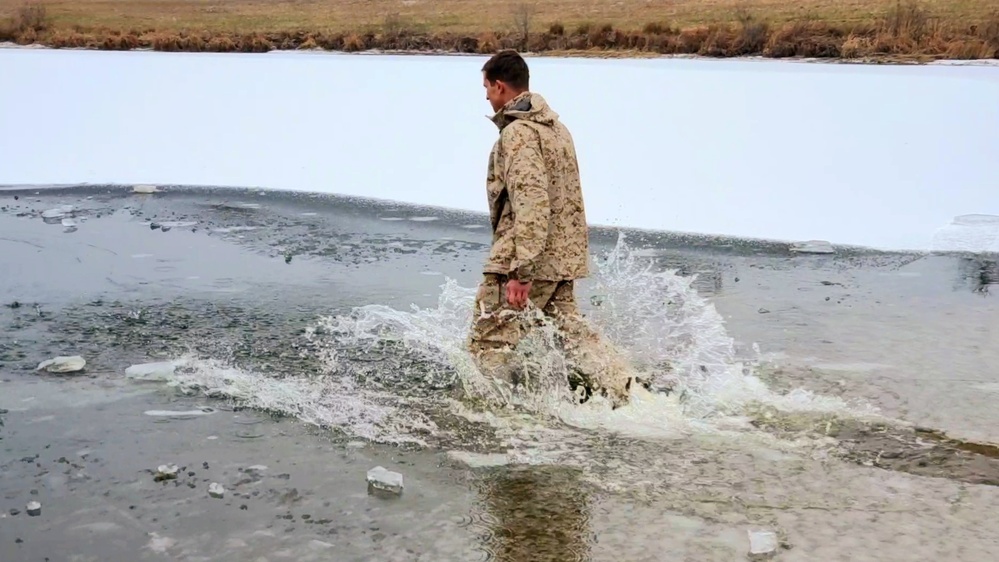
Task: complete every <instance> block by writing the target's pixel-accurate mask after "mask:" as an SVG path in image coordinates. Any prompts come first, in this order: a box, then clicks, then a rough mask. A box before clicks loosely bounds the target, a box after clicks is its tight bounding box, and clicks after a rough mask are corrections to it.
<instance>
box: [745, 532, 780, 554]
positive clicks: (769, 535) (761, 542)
mask: <svg viewBox="0 0 999 562" xmlns="http://www.w3.org/2000/svg"><path fill="white" fill-rule="evenodd" d="M747 533H748V534H749V559H750V560H767V559H769V558H773V557H774V556H775V555H776V554H777V547H778V544H777V533H775V532H773V531H747Z"/></svg>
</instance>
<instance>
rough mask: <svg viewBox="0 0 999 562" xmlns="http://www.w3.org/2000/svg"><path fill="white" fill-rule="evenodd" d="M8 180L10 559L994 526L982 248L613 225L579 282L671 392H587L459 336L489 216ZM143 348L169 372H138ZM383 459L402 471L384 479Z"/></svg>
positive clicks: (322, 552)
mask: <svg viewBox="0 0 999 562" xmlns="http://www.w3.org/2000/svg"><path fill="white" fill-rule="evenodd" d="M15 196H16V197H17V198H16V199H15ZM0 198H2V203H0V211H2V212H0V249H2V251H3V255H4V256H5V258H4V259H5V262H6V263H8V264H12V266H11V267H5V268H4V269H3V271H2V272H0V301H2V302H3V303H4V304H6V306H4V307H3V308H2V309H0V320H2V322H3V325H4V326H3V329H4V332H5V333H6V334H9V335H10V337H8V338H7V339H6V341H4V342H3V343H2V344H0V378H2V380H3V383H2V386H0V389H2V391H0V408H2V409H4V410H6V413H4V414H0V416H2V419H3V420H4V425H3V427H2V428H0V437H3V440H2V442H0V448H2V450H3V451H4V457H3V460H2V463H3V465H2V467H0V468H2V470H0V473H2V474H3V476H2V477H0V498H2V501H3V504H2V505H0V508H3V509H2V511H0V515H3V516H4V517H2V518H0V559H2V560H4V561H6V560H18V561H19V560H37V559H44V558H45V557H49V558H50V559H52V560H59V559H74V560H125V559H129V560H160V559H163V560H167V559H185V560H283V559H290V560H327V559H331V558H333V559H338V560H339V559H344V560H371V559H379V560H517V561H520V560H612V559H613V560H662V559H676V560H698V561H700V560H738V559H745V558H746V557H747V553H748V551H749V547H750V541H749V533H750V532H752V531H757V530H761V531H773V532H775V533H777V536H778V538H779V543H780V548H779V551H778V552H777V556H778V558H779V559H781V560H879V561H883V560H912V559H913V553H914V552H920V555H919V557H920V558H921V559H935V560H970V559H991V558H993V557H994V556H995V554H996V553H997V552H999V545H997V543H996V540H995V538H994V537H995V536H997V531H999V527H997V525H996V523H995V522H994V518H993V517H991V506H993V505H995V502H996V500H997V499H999V493H997V485H999V454H997V450H996V449H995V448H994V447H992V446H991V445H989V443H996V442H999V430H997V429H996V428H999V414H997V413H996V411H995V409H994V408H992V407H991V404H992V403H993V402H994V400H995V398H996V396H997V393H999V373H997V372H996V371H995V368H994V365H995V364H996V362H997V360H999V351H997V349H999V346H997V345H996V344H999V332H997V329H996V324H995V322H994V321H993V319H994V318H996V317H997V316H996V314H997V312H999V306H997V305H996V301H995V296H994V294H993V293H994V291H995V290H996V284H997V282H999V269H997V265H996V257H995V256H973V255H929V254H909V253H906V254H901V253H878V252H859V251H845V250H842V249H841V250H840V251H838V252H837V253H836V254H834V255H802V254H793V253H791V252H789V251H788V249H787V246H786V245H783V244H763V243H749V242H744V241H739V240H734V239H731V240H730V239H714V240H710V239H700V238H694V237H686V236H673V235H665V234H663V235H657V234H648V233H645V234H642V233H634V232H631V233H626V236H624V237H623V238H622V237H621V236H619V233H617V232H614V231H594V233H593V242H594V245H593V250H594V259H595V265H596V273H595V275H594V276H593V277H592V278H591V279H588V280H587V281H586V282H585V283H584V284H583V286H582V287H581V290H580V295H579V298H580V301H581V302H582V303H583V306H584V309H585V310H586V312H587V313H588V315H589V318H590V319H591V321H592V322H593V323H594V324H595V325H596V326H598V327H599V328H600V329H601V330H602V331H604V332H605V334H606V335H607V336H608V337H609V338H610V339H611V340H612V341H614V342H615V343H616V344H618V345H620V346H621V347H622V348H623V349H624V350H625V351H626V352H627V353H628V354H629V356H630V357H631V359H632V360H633V361H634V362H635V363H636V364H637V365H639V366H641V367H643V368H647V369H648V370H649V371H650V372H651V373H653V374H654V377H655V381H654V382H655V384H654V385H653V391H652V392H645V391H640V390H636V393H635V395H634V396H633V398H632V404H630V405H629V406H627V407H625V408H621V409H619V410H615V411H611V410H610V409H609V407H608V406H607V405H606V404H603V403H601V402H600V401H599V400H596V401H593V402H590V403H587V404H585V405H582V406H576V405H573V404H572V403H571V402H570V401H569V400H568V396H567V392H566V390H567V389H566V388H565V385H564V383H563V382H562V380H563V377H561V376H560V371H559V365H560V358H559V356H558V354H557V353H556V352H554V351H553V350H552V349H550V348H549V346H548V345H547V344H546V342H545V341H544V338H538V339H537V340H535V341H531V342H528V346H527V347H528V350H527V351H529V352H531V353H530V356H529V360H530V361H533V362H534V365H535V370H534V372H535V373H537V375H538V380H537V383H538V385H539V386H540V387H541V388H543V389H544V392H541V393H538V394H534V395H528V396H526V397H523V398H522V400H520V401H519V402H518V403H516V404H514V405H510V406H508V405H505V404H504V403H503V399H504V397H503V396H500V395H497V394H496V393H495V392H494V391H493V389H492V388H491V387H490V386H489V385H488V384H486V382H485V381H483V380H481V378H480V377H478V375H477V373H475V372H474V370H472V369H471V368H470V363H469V361H468V358H467V356H466V355H465V354H464V352H463V351H462V349H461V346H462V344H463V340H464V337H465V330H466V329H467V326H468V322H469V321H470V319H471V314H472V310H471V298H472V295H473V293H474V284H475V282H476V281H477V279H478V274H477V273H476V271H477V268H478V267H479V265H480V264H481V261H482V259H483V257H484V256H485V252H486V249H487V243H488V228H487V223H486V220H485V218H484V217H482V216H479V215H469V214H463V213H457V212H443V211H440V210H437V209H430V208H416V207H409V206H401V205H393V204H387V203H373V202H368V201H363V200H352V199H343V198H337V197H331V196H321V195H314V194H290V193H275V192H257V191H248V190H186V189H180V188H170V187H167V188H165V190H164V192H163V193H158V194H154V195H136V194H130V193H129V190H128V189H121V188H102V187H92V188H73V189H65V190H43V191H38V190H30V189H26V190H19V191H9V190H8V191H4V192H2V193H0ZM64 206H66V207H64ZM67 220H68V221H71V222H70V223H66V222H64V221H67ZM74 354H80V355H82V356H84V357H85V358H86V359H87V362H88V365H87V368H86V371H85V373H84V374H77V375H54V374H47V373H39V372H35V371H34V369H35V367H36V366H37V365H38V364H39V363H40V362H41V361H43V360H45V359H49V358H51V357H54V356H56V355H74ZM150 361H175V366H176V368H175V371H174V372H173V373H172V374H169V375H168V376H165V377H164V380H163V381H159V382H157V381H145V382H139V381H135V380H129V379H128V377H127V376H126V375H125V369H126V368H127V367H128V366H129V365H132V364H136V363H145V362H150ZM664 365H669V366H670V368H669V369H668V370H667V369H665V368H664ZM669 387H672V390H671V391H669V392H667V391H666V389H667V388H669ZM169 412H173V414H172V415H165V414H167V413H169ZM165 463H176V464H177V465H178V466H181V467H183V468H182V470H181V475H180V477H179V478H178V479H177V480H168V481H165V482H156V481H155V479H154V477H153V473H154V472H155V471H156V468H157V466H159V465H161V464H165ZM378 465H380V466H384V467H386V468H388V469H390V470H395V471H398V472H400V473H402V474H403V475H404V478H405V491H404V493H403V495H402V496H401V497H398V498H382V497H376V496H369V495H368V493H367V490H366V487H365V481H364V479H365V474H366V472H367V470H368V469H370V468H372V467H374V466H378ZM213 482H217V483H221V484H223V486H224V487H225V488H226V494H225V497H224V498H222V499H215V498H211V497H210V496H209V495H208V494H207V491H206V490H207V486H208V485H209V484H210V483H213ZM33 499H37V501H39V502H41V503H42V505H43V507H42V515H40V516H38V517H30V516H28V515H27V514H26V513H25V511H26V504H27V502H29V501H32V500H33ZM14 512H17V513H16V514H14ZM70 553H73V554H72V556H75V558H72V557H71V554H70Z"/></svg>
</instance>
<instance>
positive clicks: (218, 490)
mask: <svg viewBox="0 0 999 562" xmlns="http://www.w3.org/2000/svg"><path fill="white" fill-rule="evenodd" d="M208 495H209V496H211V497H213V498H218V499H221V498H222V496H224V495H225V488H223V487H222V484H219V483H218V482H212V483H211V484H209V485H208Z"/></svg>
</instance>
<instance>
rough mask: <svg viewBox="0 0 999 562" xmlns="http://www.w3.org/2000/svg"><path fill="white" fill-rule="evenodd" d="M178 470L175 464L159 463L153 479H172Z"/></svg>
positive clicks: (175, 476)
mask: <svg viewBox="0 0 999 562" xmlns="http://www.w3.org/2000/svg"><path fill="white" fill-rule="evenodd" d="M179 471H180V469H179V468H177V465H175V464H161V465H160V466H159V467H158V468H157V469H156V478H155V480H156V481H157V482H159V481H160V480H174V479H176V478H177V472H179Z"/></svg>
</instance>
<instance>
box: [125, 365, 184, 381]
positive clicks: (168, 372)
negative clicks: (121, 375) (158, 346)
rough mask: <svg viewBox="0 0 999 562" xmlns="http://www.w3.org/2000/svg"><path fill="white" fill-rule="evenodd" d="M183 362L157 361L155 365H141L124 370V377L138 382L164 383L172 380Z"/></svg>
mask: <svg viewBox="0 0 999 562" xmlns="http://www.w3.org/2000/svg"><path fill="white" fill-rule="evenodd" d="M183 364H184V362H183V361H158V362H156V363H141V364H139V365H132V366H131V367H129V368H127V369H125V376H126V377H128V378H130V379H133V380H139V381H155V382H166V381H170V380H172V379H173V375H174V372H176V370H177V367H180V366H182V365H183Z"/></svg>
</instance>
